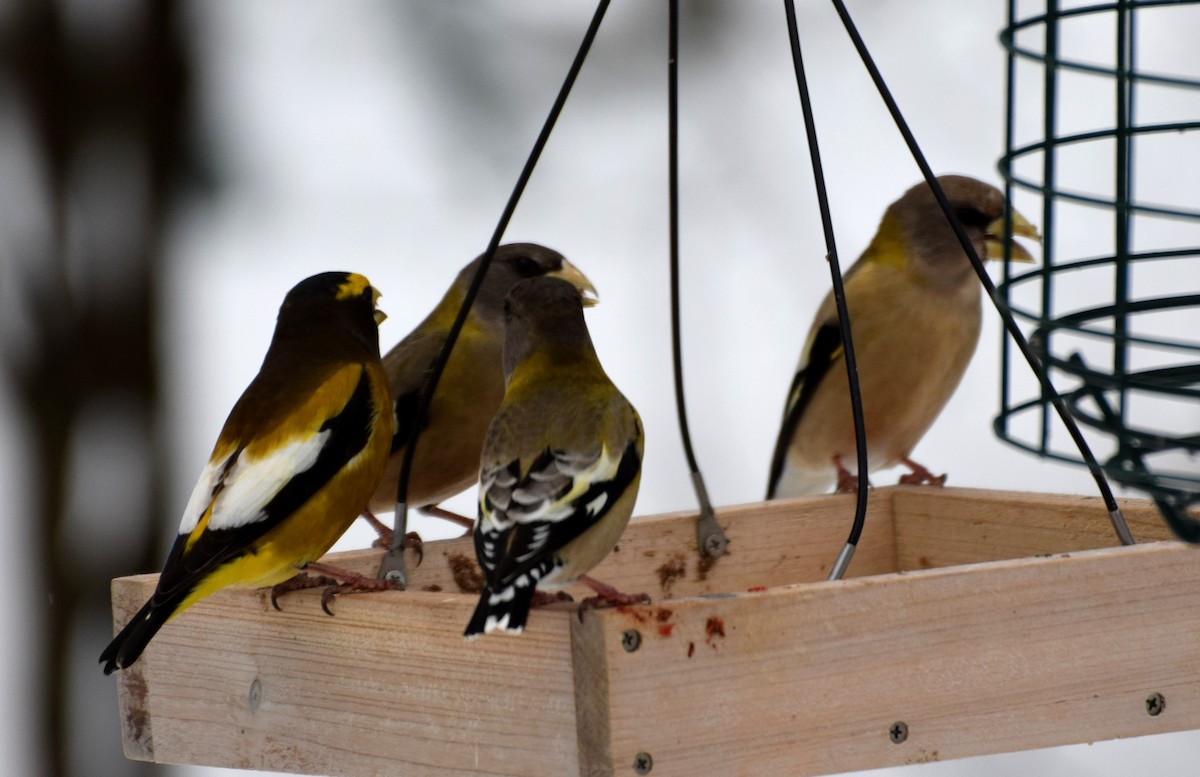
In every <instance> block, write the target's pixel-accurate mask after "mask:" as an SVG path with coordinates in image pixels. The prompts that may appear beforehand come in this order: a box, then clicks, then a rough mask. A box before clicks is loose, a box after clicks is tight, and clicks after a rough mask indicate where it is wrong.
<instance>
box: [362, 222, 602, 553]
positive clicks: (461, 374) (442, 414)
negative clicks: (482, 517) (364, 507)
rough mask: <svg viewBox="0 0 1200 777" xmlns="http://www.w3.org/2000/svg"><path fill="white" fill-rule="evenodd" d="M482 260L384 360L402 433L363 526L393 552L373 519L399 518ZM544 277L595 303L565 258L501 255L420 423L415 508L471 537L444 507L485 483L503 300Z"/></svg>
mask: <svg viewBox="0 0 1200 777" xmlns="http://www.w3.org/2000/svg"><path fill="white" fill-rule="evenodd" d="M482 259H483V257H482V256H480V257H476V258H475V260H474V261H472V262H471V263H470V264H468V265H467V266H466V267H464V268H463V269H462V270H461V271H460V272H459V273H458V277H457V278H456V279H455V281H454V283H453V284H452V285H451V286H450V288H449V289H448V290H447V291H446V293H445V295H444V296H443V297H442V299H441V301H440V302H439V303H438V304H437V307H435V308H434V309H433V311H432V312H431V313H430V314H429V315H428V316H427V317H426V318H425V320H424V321H422V322H421V323H420V324H418V325H417V327H416V328H415V329H413V331H412V332H411V333H409V334H408V336H406V337H405V338H404V339H403V340H401V341H400V342H399V343H398V344H397V345H396V346H395V347H394V348H392V349H391V350H390V351H388V352H387V354H386V355H384V357H383V369H384V371H385V372H386V373H387V377H388V384H389V386H390V388H391V392H392V401H393V405H394V408H395V417H396V424H395V426H396V428H395V436H394V437H393V439H392V455H391V458H390V459H389V461H388V466H387V470H386V471H385V473H384V476H383V479H382V480H381V481H380V483H379V486H378V487H377V488H376V490H375V494H374V496H372V498H371V502H370V504H369V505H368V509H369V511H370V514H368V515H367V516H365V517H367V518H368V520H371V521H372V524H373V525H374V526H375V527H376V530H377V531H379V533H380V535H381V538H382V543H383V544H385V545H386V544H389V543H390V533H391V532H390V530H389V529H387V527H385V526H383V525H382V524H380V523H379V522H378V521H375V520H374V516H373V513H378V512H384V511H391V510H392V509H393V507H394V506H395V502H396V481H397V479H398V477H399V474H400V467H401V463H402V461H403V457H404V451H405V446H406V444H407V443H408V438H409V435H410V433H411V431H412V428H413V423H414V416H415V415H416V412H417V405H418V401H419V399H420V393H421V390H422V388H423V386H424V382H425V378H426V376H427V375H428V374H429V372H430V370H431V369H432V368H433V364H434V362H435V361H436V360H437V358H438V355H439V354H440V353H441V350H442V346H443V345H444V344H445V342H446V337H447V335H448V333H449V331H450V327H451V325H452V324H453V323H454V319H455V317H456V316H457V315H458V309H459V307H460V306H461V305H462V301H463V298H464V297H465V295H466V293H467V288H468V287H469V286H470V284H471V280H472V278H474V276H475V270H476V268H477V267H478V266H479V263H480V262H481V261H482ZM541 276H550V277H555V278H561V279H563V280H565V281H567V282H569V283H570V284H571V285H572V286H574V287H575V288H576V289H578V290H579V292H580V293H581V295H582V298H583V300H584V304H585V305H594V304H596V302H597V299H598V297H597V294H596V290H595V288H594V287H593V286H592V284H591V281H589V280H588V279H587V277H586V276H584V274H583V273H582V272H580V271H579V270H578V269H577V268H576V267H575V266H574V265H572V264H571V263H570V262H568V261H567V260H566V259H565V258H564V257H563V255H562V254H560V253H559V252H557V251H554V250H551V249H549V248H546V247H545V246H541V245H537V244H535V243H510V244H507V245H502V246H500V247H499V248H497V249H496V254H495V256H494V257H493V258H492V262H491V264H490V265H489V267H488V272H487V275H486V276H485V278H484V281H483V285H482V286H481V287H480V289H479V293H478V295H477V296H476V297H475V302H474V304H473V305H472V306H471V312H470V314H469V315H468V316H467V319H466V321H465V322H464V325H463V328H462V331H461V332H460V334H459V336H458V339H457V340H456V341H455V344H454V350H453V351H452V352H451V355H450V359H449V361H448V362H447V363H446V368H445V371H444V372H443V373H442V376H441V379H440V380H439V381H438V385H437V390H436V391H435V392H434V395H433V401H432V402H431V403H430V405H429V412H428V415H427V416H426V417H425V419H424V421H423V423H422V427H421V431H420V434H419V436H418V438H417V448H416V454H415V456H414V458H413V463H412V471H411V473H410V475H409V481H408V492H407V502H408V504H410V505H413V506H414V507H418V508H423V512H427V513H430V514H433V515H437V516H439V517H442V518H446V519H448V520H452V521H455V522H457V523H460V524H462V525H463V526H465V527H470V526H471V525H472V523H473V521H471V520H470V519H466V518H462V517H461V516H456V515H454V514H453V513H449V512H446V511H444V510H441V509H439V508H437V504H438V503H439V502H441V501H443V500H445V499H448V498H449V497H451V496H454V495H455V494H457V493H459V492H461V491H464V490H465V489H467V488H469V487H470V486H471V485H473V484H474V483H475V482H476V480H477V479H478V477H479V452H480V450H481V449H482V447H483V437H484V434H485V433H486V432H487V428H488V424H489V423H490V422H491V420H492V416H494V415H495V414H496V409H497V408H498V407H500V400H501V399H502V398H503V396H504V368H503V365H502V363H501V355H502V352H503V348H504V300H505V297H506V296H507V295H508V293H509V291H510V290H511V289H512V287H513V286H514V285H515V284H516V283H518V282H520V281H522V280H524V279H527V278H537V277H541Z"/></svg>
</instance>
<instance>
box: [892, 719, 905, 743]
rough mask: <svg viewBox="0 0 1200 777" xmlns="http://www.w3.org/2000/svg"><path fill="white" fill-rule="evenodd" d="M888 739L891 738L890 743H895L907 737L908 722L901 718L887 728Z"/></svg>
mask: <svg viewBox="0 0 1200 777" xmlns="http://www.w3.org/2000/svg"><path fill="white" fill-rule="evenodd" d="M888 739H890V740H892V743H893V744H896V745H898V744H900V743H901V742H903V741H904V740H906V739H908V724H907V723H905V722H904V721H903V720H897V721H896V722H895V723H893V724H892V726H891V728H889V729H888Z"/></svg>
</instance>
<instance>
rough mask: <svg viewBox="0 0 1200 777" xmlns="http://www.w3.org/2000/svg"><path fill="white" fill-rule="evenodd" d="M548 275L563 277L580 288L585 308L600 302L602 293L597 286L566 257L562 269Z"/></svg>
mask: <svg viewBox="0 0 1200 777" xmlns="http://www.w3.org/2000/svg"><path fill="white" fill-rule="evenodd" d="M546 275H547V277H550V278H561V279H562V280H564V281H566V282H567V283H569V284H571V285H572V286H574V287H575V288H576V289H578V290H579V296H580V297H581V298H582V299H583V306H584V307H585V308H590V307H592V306H594V305H598V304H600V294H599V293H598V292H597V291H596V287H595V286H593V285H592V282H591V281H590V280H588V277H587V276H586V275H584V274H583V272H582V271H581V270H580V269H579V268H578V267H576V266H575V265H573V264H571V263H570V262H568V261H567V260H566V259H563V263H562V269H559V270H555V271H554V272H550V273H546Z"/></svg>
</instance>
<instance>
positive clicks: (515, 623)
mask: <svg viewBox="0 0 1200 777" xmlns="http://www.w3.org/2000/svg"><path fill="white" fill-rule="evenodd" d="M533 591H534V588H533V586H529V585H527V586H522V587H520V588H518V587H516V586H509V587H508V588H505V589H502V590H501V591H500V593H499V594H495V593H492V591H491V590H490V589H488V588H487V587H486V586H485V587H484V589H483V591H482V592H481V593H480V594H479V604H478V605H477V606H476V607H475V614H474V615H472V616H471V621H470V623H468V624H467V628H466V631H464V632H463V636H464V637H476V636H479V635H480V634H484V633H486V632H488V631H507V632H511V633H514V634H519V633H520V632H522V631H524V630H525V622H526V621H527V620H529V608H530V607H531V606H532V605H533Z"/></svg>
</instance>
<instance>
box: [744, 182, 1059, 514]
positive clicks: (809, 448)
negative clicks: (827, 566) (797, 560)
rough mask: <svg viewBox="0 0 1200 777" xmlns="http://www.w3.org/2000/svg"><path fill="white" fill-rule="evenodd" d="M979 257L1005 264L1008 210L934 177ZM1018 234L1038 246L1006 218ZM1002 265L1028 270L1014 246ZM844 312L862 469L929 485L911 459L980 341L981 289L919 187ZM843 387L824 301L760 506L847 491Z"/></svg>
mask: <svg viewBox="0 0 1200 777" xmlns="http://www.w3.org/2000/svg"><path fill="white" fill-rule="evenodd" d="M937 180H938V183H939V184H940V185H941V187H942V189H943V191H944V192H945V194H946V197H947V199H948V200H949V202H950V207H951V209H952V210H953V212H954V214H955V216H956V217H957V218H958V220H959V221H960V222H961V223H962V225H963V228H964V229H965V230H966V233H967V236H968V237H969V238H970V239H971V244H972V245H973V246H974V248H975V251H976V253H977V254H978V255H979V257H980V258H981V259H1001V260H1002V259H1003V258H1004V256H1005V245H1004V242H1003V233H1004V214H1005V201H1004V195H1003V194H1001V192H1000V191H999V190H998V189H996V188H995V187H994V186H991V185H989V184H986V183H983V182H982V181H977V180H975V179H973V178H968V177H966V176H961V175H943V176H940V177H939V178H938V179H937ZM1009 213H1010V218H1011V222H1012V232H1013V234H1014V235H1019V236H1022V237H1027V238H1031V239H1034V240H1040V237H1039V235H1038V232H1037V229H1036V228H1035V227H1034V226H1033V225H1032V224H1031V223H1030V222H1029V221H1027V220H1026V219H1025V218H1024V217H1022V216H1021V215H1020V214H1019V213H1017V212H1016V211H1015V210H1012V211H1009ZM1008 249H1009V258H1010V259H1011V260H1012V261H1016V262H1032V261H1033V257H1032V256H1031V255H1030V254H1029V252H1028V251H1026V250H1025V249H1024V248H1023V247H1021V246H1020V245H1018V244H1017V243H1016V242H1015V241H1011V242H1010V243H1009V246H1008ZM845 292H846V305H847V307H848V310H849V314H850V325H851V328H852V333H853V337H854V350H855V356H856V360H857V365H858V379H859V385H860V388H861V391H862V407H863V417H864V420H865V427H866V437H867V451H868V462H869V470H870V471H874V470H877V469H886V468H888V467H893V466H896V465H898V464H903V465H905V466H906V467H907V468H908V469H909V470H911V473H910V474H906V475H904V476H903V477H901V479H900V482H902V483H910V484H913V483H935V484H939V485H940V484H941V483H943V482H944V481H945V475H942V476H940V477H937V476H934V475H933V474H932V473H931V472H930V471H929V470H927V469H926V468H925V467H923V466H921V465H920V464H918V463H916V462H915V461H913V460H912V459H911V458H909V457H910V454H911V453H912V450H913V448H914V447H915V446H916V444H917V442H918V441H919V440H920V439H921V437H922V436H923V435H924V434H925V432H926V430H927V429H929V427H930V425H932V424H933V421H934V419H936V418H937V416H938V414H939V413H941V412H942V408H943V407H945V405H946V403H947V402H948V401H949V399H950V396H951V395H952V394H953V393H954V389H955V388H956V387H957V386H958V383H959V380H960V379H961V378H962V376H963V373H964V372H965V371H966V368H967V364H968V362H970V360H971V355H972V354H973V353H974V351H975V346H976V343H977V342H978V340H979V329H980V322H981V319H982V310H981V306H980V294H981V289H980V285H979V279H978V277H977V276H976V275H975V271H974V268H973V267H972V265H971V263H970V260H969V258H968V257H967V254H966V252H965V251H964V250H963V248H962V244H961V243H959V241H958V238H957V237H956V236H955V234H954V231H953V229H952V228H951V226H950V223H949V222H948V221H947V220H946V216H945V214H944V213H943V211H942V209H941V208H940V207H939V205H938V202H937V200H936V199H935V198H934V195H933V190H932V189H930V187H929V186H928V184H926V183H925V182H923V181H922V182H921V183H919V184H917V185H916V186H914V187H912V188H911V189H909V190H908V191H907V192H905V193H904V196H902V197H901V198H900V199H898V200H896V201H895V202H894V203H892V204H891V205H890V206H889V207H888V209H887V211H886V212H885V213H884V215H883V220H882V221H881V222H880V224H879V229H878V231H877V232H876V233H875V237H874V239H872V241H871V243H870V245H868V246H867V249H866V251H864V252H863V254H862V256H860V257H859V259H858V261H857V262H855V263H854V265H853V266H852V267H851V268H850V270H849V271H848V272H847V273H846V276H845ZM855 457H856V454H855V443H854V422H853V418H852V415H851V407H850V393H849V384H848V381H847V378H846V365H845V361H844V354H843V352H842V343H841V337H840V334H839V330H838V315H837V308H836V306H835V303H834V299H833V293H832V292H830V293H829V294H828V295H826V297H825V299H824V301H822V303H821V306H820V308H818V310H817V314H816V317H815V319H814V320H813V324H812V327H811V329H810V330H809V333H808V340H807V341H806V343H805V345H804V350H803V353H802V355H801V357H800V364H799V366H798V368H797V370H796V375H795V377H794V378H793V380H792V385H791V390H790V391H789V392H788V398H787V405H786V407H785V409H784V415H783V424H782V427H781V428H780V431H779V438H778V440H777V442H776V444H775V453H774V456H773V458H772V461H771V471H770V477H769V480H768V486H767V498H768V499H775V498H781V497H793V496H803V495H807V494H816V493H821V492H824V491H827V490H828V489H829V487H830V486H831V485H833V484H834V483H836V484H837V485H838V490H839V491H853V490H854V489H855V486H856V483H857V480H856V477H855V476H854V475H852V474H851V473H850V472H849V471H848V470H847V469H846V467H845V463H846V462H848V461H854V460H855Z"/></svg>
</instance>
